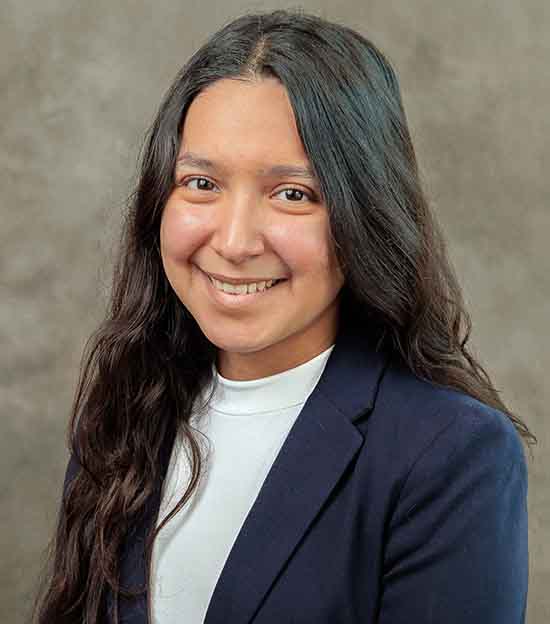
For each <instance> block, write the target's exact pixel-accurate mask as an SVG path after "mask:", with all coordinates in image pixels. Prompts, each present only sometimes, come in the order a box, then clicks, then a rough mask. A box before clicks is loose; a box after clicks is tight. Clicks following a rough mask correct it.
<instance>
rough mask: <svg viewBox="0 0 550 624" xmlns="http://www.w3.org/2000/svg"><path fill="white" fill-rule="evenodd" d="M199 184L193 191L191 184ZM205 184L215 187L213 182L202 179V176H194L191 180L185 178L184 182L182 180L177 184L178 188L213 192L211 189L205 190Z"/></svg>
mask: <svg viewBox="0 0 550 624" xmlns="http://www.w3.org/2000/svg"><path fill="white" fill-rule="evenodd" d="M195 181H196V182H198V183H199V184H198V187H195V189H192V187H190V186H189V182H195ZM205 183H206V184H212V185H213V186H215V184H214V183H213V182H211V181H210V180H209V179H208V178H202V177H200V176H194V177H190V178H184V179H183V180H180V181H179V182H178V184H177V186H185V187H186V188H191V189H192V190H197V191H211V190H213V189H211V188H205Z"/></svg>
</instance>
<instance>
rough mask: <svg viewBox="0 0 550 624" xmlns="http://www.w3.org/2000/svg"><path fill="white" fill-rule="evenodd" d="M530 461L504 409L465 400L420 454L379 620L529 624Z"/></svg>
mask: <svg viewBox="0 0 550 624" xmlns="http://www.w3.org/2000/svg"><path fill="white" fill-rule="evenodd" d="M527 586H528V536H527V467H526V462H525V456H524V452H523V446H522V442H521V438H520V437H519V434H518V433H517V432H516V430H515V428H514V426H513V424H512V422H511V421H510V420H509V419H508V418H507V417H506V416H505V415H504V414H503V413H502V412H500V411H498V410H494V409H492V408H489V407H487V406H485V405H481V406H480V404H477V403H476V405H474V406H471V405H470V406H469V407H463V408H462V411H461V413H457V415H456V417H455V418H454V419H453V420H452V421H451V423H450V424H449V425H448V426H447V427H446V428H445V429H444V430H443V431H441V432H440V433H439V434H438V435H437V436H436V437H435V439H433V440H432V441H431V443H430V444H429V445H428V447H427V448H426V449H424V451H423V452H422V453H421V454H420V455H419V457H417V459H416V460H415V461H414V463H413V465H412V467H411V468H410V470H409V473H408V475H407V477H406V479H405V480H404V483H403V486H402V489H401V492H400V495H399V499H398V503H397V506H396V507H395V512H394V514H393V515H392V520H391V521H390V526H389V529H388V532H387V541H386V544H385V557H384V575H383V587H382V595H381V603H380V611H379V619H378V622H379V624H405V623H406V624H409V623H410V622H414V623H415V624H436V623H437V624H440V623H442V622H445V624H466V623H468V624H478V623H479V624H523V623H524V621H525V609H526V600H527Z"/></svg>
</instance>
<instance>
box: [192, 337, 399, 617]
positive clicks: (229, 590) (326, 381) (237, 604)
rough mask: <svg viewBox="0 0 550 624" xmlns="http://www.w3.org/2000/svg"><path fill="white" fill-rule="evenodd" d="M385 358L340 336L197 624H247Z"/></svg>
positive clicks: (322, 493)
mask: <svg viewBox="0 0 550 624" xmlns="http://www.w3.org/2000/svg"><path fill="white" fill-rule="evenodd" d="M386 362H387V358H386V357H384V356H383V355H382V354H381V353H378V352H377V351H376V350H375V349H374V347H373V346H372V344H370V346H369V343H368V339H367V338H366V337H364V340H363V339H362V337H361V335H360V334H358V333H357V332H352V331H351V330H348V331H345V332H344V331H342V332H341V333H340V335H339V337H338V340H337V342H336V345H335V347H334V350H333V351H332V353H331V355H330V357H329V360H328V361H327V364H326V366H325V370H324V371H323V375H322V376H321V379H320V380H319V383H318V384H317V386H316V388H315V389H314V391H313V392H312V393H311V395H310V396H309V397H308V400H307V401H306V403H305V405H304V407H303V409H302V411H301V412H300V414H299V415H298V418H297V419H296V421H295V423H294V425H293V427H292V428H291V430H290V432H289V434H288V436H287V438H286V440H285V442H284V443H283V446H282V447H281V450H280V452H279V454H278V455H277V457H276V459H275V462H274V463H273V465H272V467H271V470H270V471H269V473H268V475H267V477H266V479H265V481H264V483H263V485H262V488H261V490H260V492H259V494H258V496H257V498H256V500H255V502H254V504H253V506H252V508H251V510H250V512H249V514H248V516H247V517H246V519H245V522H244V524H243V526H242V527H241V530H240V532H239V534H238V536H237V539H236V541H235V543H234V544H233V547H232V549H231V552H230V553H229V556H228V558H227V560H226V562H225V565H224V568H223V570H222V573H221V574H220V577H219V579H218V582H217V584H216V587H215V589H214V593H213V595H212V598H211V600H210V604H209V607H208V610H207V613H206V618H205V620H204V624H222V623H223V624H225V623H226V622H241V623H242V624H245V623H248V622H250V620H251V619H252V618H253V617H254V614H255V612H256V610H257V608H258V607H259V605H260V603H261V601H262V599H263V597H264V596H265V594H266V593H267V592H268V591H269V588H270V587H271V585H272V583H273V582H274V580H275V578H276V577H277V574H278V572H279V571H280V570H281V568H282V567H283V566H284V564H285V562H286V561H287V560H288V559H289V557H291V556H292V552H293V551H294V549H295V547H296V545H297V544H298V543H299V541H300V540H301V538H302V536H303V535H304V533H305V532H306V531H307V529H308V527H309V525H310V524H311V523H312V522H313V520H314V519H315V517H316V515H317V514H318V512H319V510H320V509H321V507H322V505H323V503H324V502H325V500H326V499H327V497H328V496H329V495H330V493H331V491H332V490H333V488H334V487H335V485H336V483H337V482H338V480H339V479H340V476H341V475H342V473H343V472H344V471H345V470H346V468H347V466H348V465H349V463H350V462H351V461H352V460H353V458H354V457H355V455H356V454H357V452H358V451H359V449H360V448H361V446H362V444H363V436H362V435H361V433H360V432H359V431H358V429H357V428H356V427H355V426H354V425H353V422H354V421H355V420H356V419H357V418H359V417H360V416H362V415H364V414H365V413H368V412H369V410H371V409H372V406H373V403H374V399H375V395H376V389H377V386H378V382H379V379H380V377H381V374H382V372H383V369H384V365H385V364H386Z"/></svg>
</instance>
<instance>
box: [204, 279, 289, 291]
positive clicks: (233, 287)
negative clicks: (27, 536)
mask: <svg viewBox="0 0 550 624" xmlns="http://www.w3.org/2000/svg"><path fill="white" fill-rule="evenodd" d="M210 281H211V282H212V283H213V284H214V286H215V287H216V288H217V289H218V290H221V291H223V292H226V293H230V294H233V295H245V294H248V293H255V292H262V291H263V290H267V289H268V288H271V286H274V285H275V284H276V283H277V282H279V281H280V280H272V279H271V280H268V281H267V282H254V283H252V284H228V283H227V282H220V281H219V280H217V279H214V278H213V277H211V278H210Z"/></svg>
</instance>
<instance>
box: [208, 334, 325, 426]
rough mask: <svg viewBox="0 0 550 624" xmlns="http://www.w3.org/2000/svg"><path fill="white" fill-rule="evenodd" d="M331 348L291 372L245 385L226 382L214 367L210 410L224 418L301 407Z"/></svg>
mask: <svg viewBox="0 0 550 624" xmlns="http://www.w3.org/2000/svg"><path fill="white" fill-rule="evenodd" d="M334 346H335V345H334V344H333V345H332V346H330V347H329V348H328V349H325V351H322V352H321V353H319V355H316V356H315V357H313V358H312V359H310V360H308V361H307V362H304V363H303V364H300V365H298V366H295V367H294V368H289V369H288V370H285V371H282V372H281V373H277V374H275V375H269V376H268V377H261V378H259V379H251V380H247V381H235V380H232V379H227V378H225V377H223V376H222V375H220V373H219V372H218V370H217V368H216V365H215V364H213V373H214V375H215V376H216V377H217V383H218V385H217V388H216V391H215V393H214V396H213V397H212V401H211V403H210V408H211V409H212V410H214V411H215V412H220V413H223V414H226V415H232V416H246V415H251V414H260V413H265V412H272V411H276V410H280V409H284V408H288V407H292V406H295V405H302V404H303V403H305V401H306V400H307V398H308V396H309V395H310V394H311V392H313V389H314V388H315V386H316V385H317V382H318V381H319V378H320V377H321V374H322V373H323V370H324V368H325V364H326V362H327V360H328V358H329V356H330V354H331V353H332V350H333V349H334Z"/></svg>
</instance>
